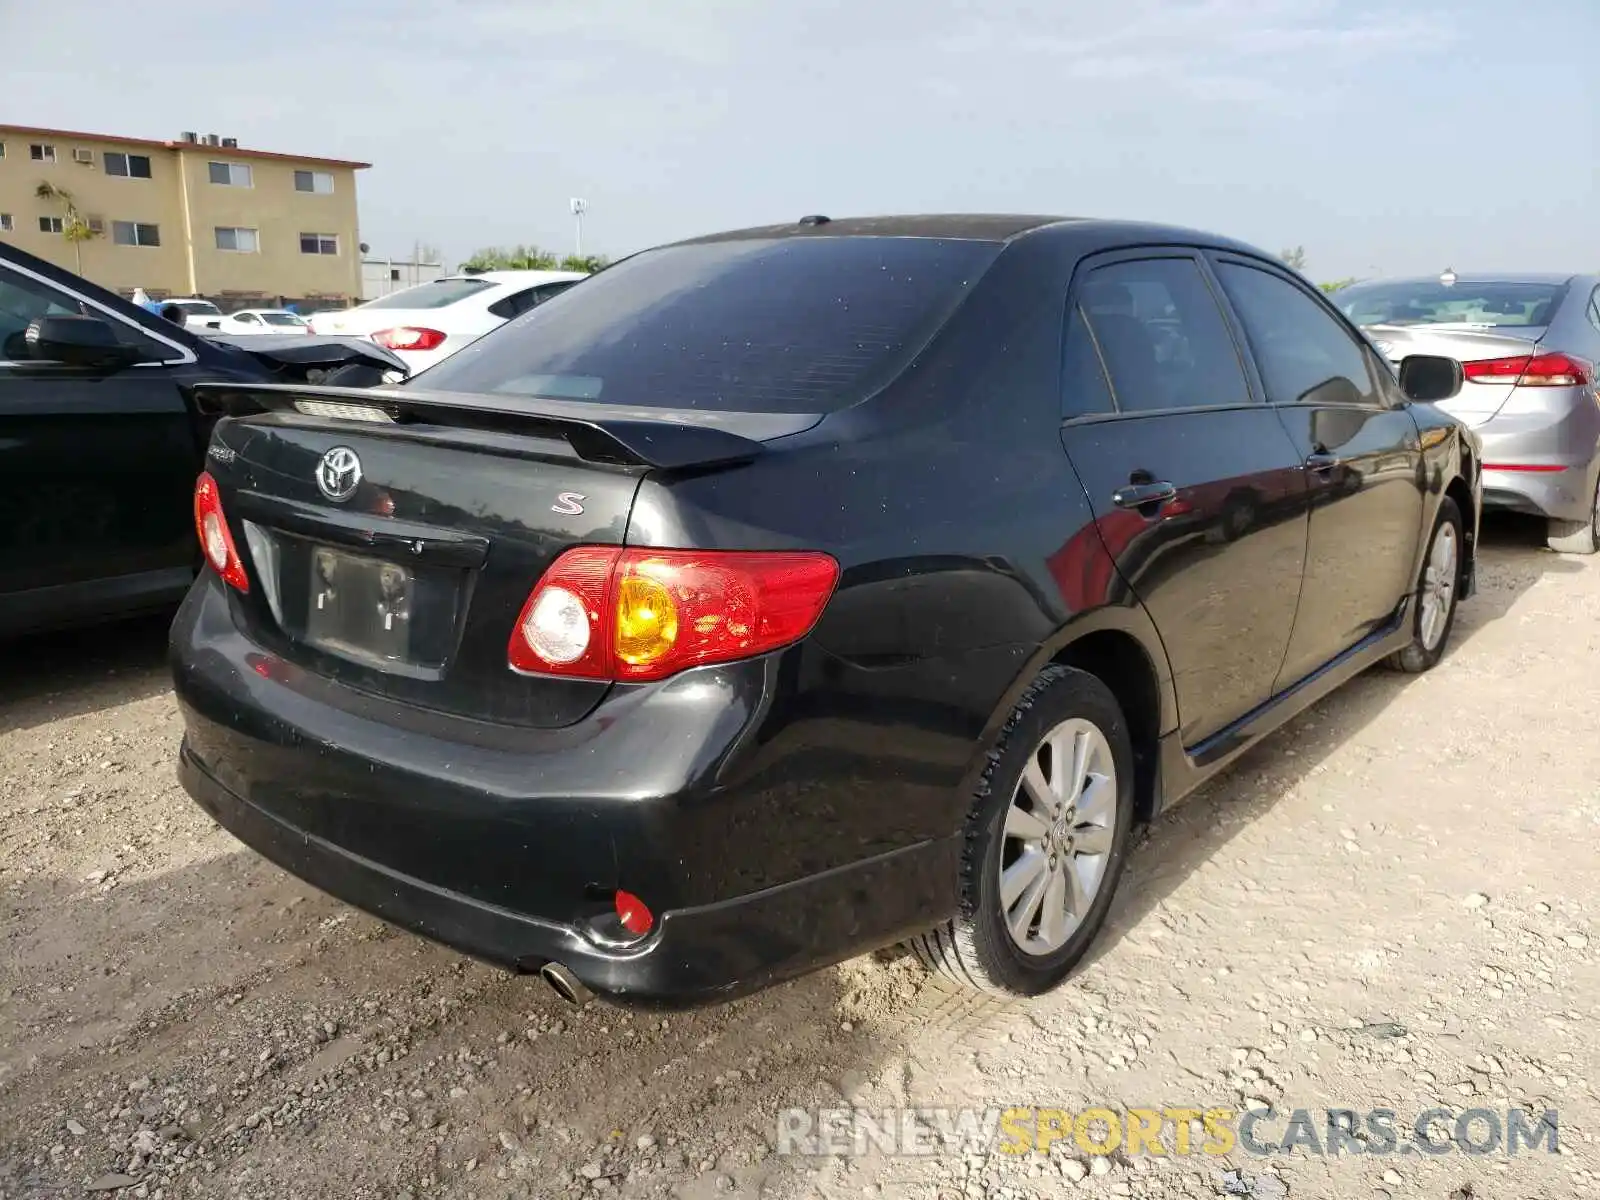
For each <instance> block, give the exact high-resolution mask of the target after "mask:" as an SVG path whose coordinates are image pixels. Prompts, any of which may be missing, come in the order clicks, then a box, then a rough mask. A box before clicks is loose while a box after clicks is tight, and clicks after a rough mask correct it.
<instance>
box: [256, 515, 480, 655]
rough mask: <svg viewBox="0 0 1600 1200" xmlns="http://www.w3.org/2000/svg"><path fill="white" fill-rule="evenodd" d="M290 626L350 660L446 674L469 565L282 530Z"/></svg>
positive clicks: (285, 616)
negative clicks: (413, 559) (430, 563)
mask: <svg viewBox="0 0 1600 1200" xmlns="http://www.w3.org/2000/svg"><path fill="white" fill-rule="evenodd" d="M278 538H279V547H278V548H279V552H280V553H279V562H278V564H277V565H278V571H277V577H278V597H277V599H278V603H277V604H276V605H274V607H275V608H277V609H278V612H277V614H276V615H277V616H278V619H279V621H280V623H281V624H282V625H283V628H284V632H285V633H287V634H288V635H289V636H290V637H291V638H293V639H295V640H296V641H298V642H300V643H301V644H302V645H305V646H306V647H308V648H310V649H312V650H316V651H318V652H320V653H323V654H329V655H332V656H334V657H335V658H342V659H345V660H346V661H348V662H353V663H359V664H361V665H363V666H368V667H378V668H380V669H383V670H388V671H399V672H401V673H403V674H414V675H423V676H437V675H439V674H440V673H442V671H443V669H444V666H445V664H446V662H447V661H448V660H449V658H450V655H451V652H452V650H453V649H454V646H455V642H456V632H457V624H458V618H459V615H460V606H461V599H462V592H463V590H464V588H465V584H466V573H465V572H464V571H453V570H447V569H439V568H432V569H430V568H425V567H424V568H419V567H417V566H416V565H415V564H412V563H407V562H402V561H398V560H396V559H393V558H381V557H378V556H376V555H369V554H361V553H357V552H355V551H352V550H348V549H345V548H343V547H340V546H329V545H325V544H322V543H319V542H313V541H310V540H309V539H305V538H300V537H296V536H293V535H284V534H281V533H280V534H279V535H278Z"/></svg>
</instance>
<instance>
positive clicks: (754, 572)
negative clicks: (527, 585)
mask: <svg viewBox="0 0 1600 1200" xmlns="http://www.w3.org/2000/svg"><path fill="white" fill-rule="evenodd" d="M838 581H839V564H838V563H837V562H835V561H834V560H833V559H832V558H831V557H829V556H828V555H826V554H817V553H811V552H808V551H771V552H769V551H744V550H624V549H622V548H621V547H620V546H578V547H575V548H574V549H571V550H568V551H567V552H566V553H565V554H563V555H561V557H560V558H558V559H556V561H555V562H553V563H551V564H550V569H549V570H548V571H546V572H545V574H544V578H542V579H541V580H539V583H538V586H536V587H535V588H534V589H533V593H532V594H531V595H530V596H529V597H528V601H527V603H526V604H524V605H523V606H522V612H521V614H520V615H519V616H518V617H517V624H516V628H515V629H513V630H512V632H511V644H510V647H509V649H508V651H507V661H508V662H509V663H510V665H511V666H512V668H513V669H515V670H518V671H523V672H529V673H536V674H541V675H565V676H571V677H577V678H584V679H609V680H633V681H645V680H653V679H665V678H666V677H667V676H669V675H674V674H676V673H677V672H679V671H682V670H686V669H687V668H689V667H696V666H702V665H704V664H706V663H717V662H731V661H733V660H735V659H740V658H753V657H754V656H756V655H758V654H765V653H767V652H768V651H771V650H777V649H779V648H780V647H782V646H787V645H790V644H791V643H793V642H797V641H799V640H800V639H801V638H803V637H805V636H806V634H808V633H810V632H811V627H812V626H813V625H815V624H816V623H817V618H818V617H820V616H821V615H822V609H823V606H824V605H826V604H827V603H828V597H830V596H831V595H832V594H833V588H834V585H835V584H836V583H837V582H838Z"/></svg>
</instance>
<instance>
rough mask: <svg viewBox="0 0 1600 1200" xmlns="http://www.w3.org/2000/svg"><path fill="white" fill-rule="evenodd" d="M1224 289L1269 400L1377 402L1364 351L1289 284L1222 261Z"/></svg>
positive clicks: (1328, 315) (1349, 335) (1291, 402)
mask: <svg viewBox="0 0 1600 1200" xmlns="http://www.w3.org/2000/svg"><path fill="white" fill-rule="evenodd" d="M1217 276H1218V278H1220V279H1221V280H1222V286H1223V289H1224V290H1225V291H1226V292H1227V293H1228V298H1229V299H1230V300H1232V301H1233V307H1234V309H1235V310H1237V312H1238V314H1239V320H1240V321H1241V322H1243V323H1244V328H1245V334H1246V336H1248V337H1249V339H1250V347H1251V349H1252V350H1254V351H1255V356H1256V365H1257V366H1258V367H1260V369H1261V381H1262V383H1263V384H1264V385H1265V386H1266V389H1267V402H1268V403H1269V404H1374V405H1375V404H1377V403H1378V402H1379V401H1378V398H1377V395H1376V391H1375V389H1374V387H1373V383H1372V373H1371V372H1370V371H1369V370H1368V368H1367V356H1366V354H1365V353H1364V352H1363V351H1362V349H1361V347H1360V345H1359V344H1358V343H1357V342H1356V339H1355V338H1354V337H1353V336H1352V335H1351V333H1350V332H1349V331H1348V330H1347V329H1345V328H1344V326H1342V325H1341V324H1339V322H1338V321H1337V320H1335V319H1334V317H1333V315H1332V314H1331V313H1329V312H1328V311H1327V310H1326V309H1324V308H1323V307H1322V305H1320V304H1318V303H1317V302H1316V301H1315V300H1314V299H1312V298H1311V297H1310V296H1308V295H1307V294H1306V293H1305V292H1303V291H1301V290H1300V289H1299V288H1298V287H1296V286H1295V285H1294V284H1292V283H1290V282H1289V281H1288V280H1286V279H1282V278H1280V277H1278V276H1277V275H1272V274H1269V273H1268V272H1266V271H1259V270H1257V269H1256V268H1254V267H1241V266H1238V265H1236V264H1233V263H1222V264H1221V265H1220V266H1218V268H1217Z"/></svg>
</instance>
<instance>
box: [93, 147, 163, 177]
mask: <svg viewBox="0 0 1600 1200" xmlns="http://www.w3.org/2000/svg"><path fill="white" fill-rule="evenodd" d="M113 158H120V159H121V160H122V166H123V169H122V170H121V171H113V170H112V169H111V160H112V159H113ZM136 158H137V159H142V160H143V161H144V165H145V173H144V174H143V175H136V174H134V170H133V160H134V159H136ZM100 169H101V171H102V172H103V173H104V174H105V176H106V177H107V178H108V179H154V178H155V161H154V160H153V159H152V158H151V157H150V156H149V155H148V154H134V153H133V152H132V151H128V150H102V151H101V152H100Z"/></svg>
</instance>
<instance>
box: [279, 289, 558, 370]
mask: <svg viewBox="0 0 1600 1200" xmlns="http://www.w3.org/2000/svg"><path fill="white" fill-rule="evenodd" d="M587 278H588V276H587V275H585V274H583V273H582V272H578V271H483V272H481V273H479V274H476V275H446V276H445V277H444V278H442V279H435V280H432V281H430V282H428V283H419V284H417V286H416V287H409V288H405V289H403V290H402V291H398V292H391V293H390V294H389V295H387V296H381V297H379V298H378V299H376V300H369V301H367V303H365V304H358V305H357V306H356V307H355V308H347V309H344V310H343V311H340V312H321V313H316V314H314V315H313V316H312V318H311V328H312V330H313V331H314V332H316V333H320V334H325V335H354V336H356V337H366V338H371V339H372V340H373V341H375V342H377V343H378V345H380V346H383V347H384V348H385V349H388V350H393V351H394V352H395V353H396V354H398V355H399V356H400V357H401V358H403V359H404V360H405V363H406V365H407V366H408V367H410V368H411V373H412V374H413V375H415V374H416V373H417V372H418V371H423V370H426V369H427V368H428V367H431V366H433V364H434V363H436V362H438V361H440V360H441V359H444V358H448V357H449V356H450V355H452V354H454V353H455V352H456V351H457V350H459V349H461V347H463V346H465V345H467V344H469V343H471V342H474V341H476V340H477V339H478V338H480V337H482V336H483V335H484V334H486V333H488V332H489V331H490V330H491V329H498V328H499V327H500V326H502V325H504V324H505V323H506V322H507V321H509V320H511V318H512V317H517V316H521V315H522V314H523V313H525V312H527V311H528V310H529V309H530V308H533V307H534V306H535V305H538V304H543V303H544V302H545V301H546V300H549V299H550V298H551V297H553V296H555V295H556V294H558V293H560V292H564V291H566V290H567V289H568V288H569V287H571V286H572V285H573V284H575V283H577V282H578V281H579V280H582V279H587Z"/></svg>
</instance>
